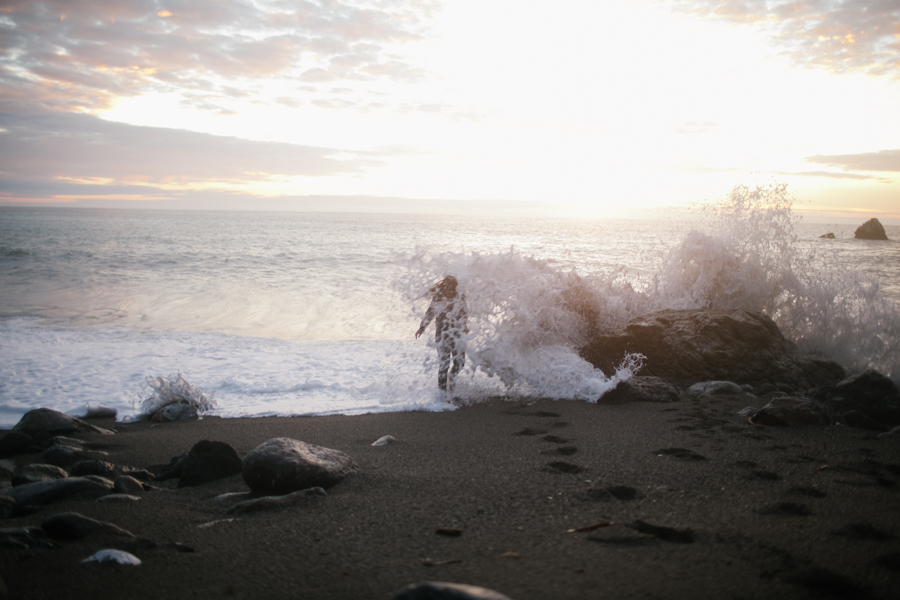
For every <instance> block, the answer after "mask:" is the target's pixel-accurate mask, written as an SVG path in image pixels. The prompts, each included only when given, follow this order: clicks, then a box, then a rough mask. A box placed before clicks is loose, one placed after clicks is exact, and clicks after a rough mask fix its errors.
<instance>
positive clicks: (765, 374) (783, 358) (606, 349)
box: [581, 309, 846, 390]
mask: <svg viewBox="0 0 900 600" xmlns="http://www.w3.org/2000/svg"><path fill="white" fill-rule="evenodd" d="M629 353H639V354H643V355H644V356H645V357H646V360H645V361H644V367H643V368H642V369H641V371H640V374H641V375H644V376H654V377H661V378H663V379H665V380H666V381H669V382H671V383H673V384H675V385H678V386H682V387H685V388H687V387H689V386H691V385H692V384H694V383H697V382H701V381H711V380H723V381H733V382H735V383H739V384H742V383H747V384H751V385H754V386H755V385H759V384H763V383H772V384H777V383H782V384H787V385H788V386H789V387H791V388H794V389H803V390H806V389H809V388H814V387H819V386H822V385H834V384H836V383H837V382H839V381H840V380H841V379H843V378H844V377H845V376H846V373H845V371H844V369H843V368H842V367H841V366H840V365H838V364H837V363H835V362H832V361H828V360H824V359H821V358H818V357H814V356H804V355H801V354H800V353H799V351H798V350H797V346H796V345H795V344H794V343H792V342H791V341H789V340H787V339H786V338H785V337H784V335H782V333H781V331H780V330H779V329H778V326H777V325H776V324H775V323H774V321H772V320H771V319H770V318H768V317H767V316H765V315H763V314H761V313H756V312H749V311H745V310H711V309H697V310H665V311H661V312H657V313H652V314H649V315H644V316H642V317H638V318H636V319H634V320H632V321H631V322H630V323H628V324H627V325H625V326H624V327H620V328H618V329H614V330H611V331H606V332H603V333H599V334H597V335H595V336H594V337H593V339H592V340H591V342H589V343H588V344H587V345H585V346H584V347H583V348H582V349H581V355H582V357H583V358H584V359H585V360H587V361H588V362H590V363H591V364H593V365H594V366H595V367H597V368H598V369H600V370H601V371H603V372H604V373H612V372H615V368H616V366H617V365H618V364H620V363H621V362H622V358H623V357H624V356H625V355H626V354H629Z"/></svg>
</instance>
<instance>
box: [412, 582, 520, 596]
mask: <svg viewBox="0 0 900 600" xmlns="http://www.w3.org/2000/svg"><path fill="white" fill-rule="evenodd" d="M394 600H510V598H509V596H505V595H503V594H501V593H500V592H495V591H494V590H489V589H487V588H483V587H478V586H475V585H466V584H462V583H448V582H445V581H423V582H422V583H417V584H415V585H410V586H409V587H407V588H406V589H404V590H403V591H401V592H400V593H399V594H397V595H396V596H394Z"/></svg>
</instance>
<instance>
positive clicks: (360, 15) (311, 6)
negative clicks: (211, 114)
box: [0, 0, 437, 111]
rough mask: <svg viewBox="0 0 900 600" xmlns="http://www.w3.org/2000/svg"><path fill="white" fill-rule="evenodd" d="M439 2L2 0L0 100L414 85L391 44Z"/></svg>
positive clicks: (72, 102) (210, 98)
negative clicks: (271, 83)
mask: <svg viewBox="0 0 900 600" xmlns="http://www.w3.org/2000/svg"><path fill="white" fill-rule="evenodd" d="M436 7H437V4H436V0H381V1H378V2H374V3H373V2H366V1H363V0H321V1H314V0H297V1H293V2H283V1H278V0H272V1H266V0H260V1H259V2H242V1H240V0H222V1H220V2H196V1H194V0H166V1H163V2H159V3H156V2H154V3H143V2H126V1H124V0H116V1H113V0H43V1H41V2H34V1H32V0H8V1H6V2H4V3H3V4H2V5H0V101H21V100H28V101H29V102H30V103H31V105H32V106H38V107H43V108H54V109H63V110H70V111H71V110H86V111H96V110H101V109H104V108H108V107H110V106H112V103H113V102H114V100H115V99H116V98H117V97H120V96H129V95H137V94H142V93H147V92H152V91H157V92H171V91H190V90H195V91H196V90H202V91H203V93H204V94H206V95H207V104H209V105H210V106H214V105H216V101H217V96H221V97H222V98H223V99H227V98H228V97H230V95H231V94H232V92H231V91H229V90H232V89H234V88H240V89H246V88H247V87H248V81H254V80H256V81H259V80H265V79H267V78H274V77H283V78H291V77H293V78H297V77H299V76H300V75H301V74H302V73H304V72H306V73H316V72H322V73H324V74H327V77H328V78H329V79H330V80H337V79H344V80H349V81H371V80H376V79H391V80H400V81H412V80H415V79H417V78H421V77H423V76H424V72H423V71H422V70H421V69H420V68H419V67H417V66H415V65H411V64H407V63H406V62H404V61H403V60H402V59H398V58H397V55H396V53H394V52H393V51H392V50H393V49H395V48H396V47H397V45H401V44H405V43H408V42H413V41H416V40H420V39H423V38H424V37H425V36H426V35H427V33H428V28H429V27H430V23H431V18H432V15H433V11H434V10H435V9H436Z"/></svg>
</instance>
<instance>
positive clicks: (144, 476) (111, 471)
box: [70, 460, 154, 481]
mask: <svg viewBox="0 0 900 600" xmlns="http://www.w3.org/2000/svg"><path fill="white" fill-rule="evenodd" d="M70 474H71V475H72V476H73V477H84V476H86V475H99V476H100V477H106V478H107V479H115V478H117V477H120V476H123V475H127V476H128V477H132V478H134V479H139V480H141V481H152V480H153V478H154V477H153V473H151V472H150V471H147V470H146V469H136V468H134V467H123V466H119V465H114V464H113V463H111V462H107V461H104V460H80V461H78V462H77V463H75V464H74V465H72V468H71V470H70Z"/></svg>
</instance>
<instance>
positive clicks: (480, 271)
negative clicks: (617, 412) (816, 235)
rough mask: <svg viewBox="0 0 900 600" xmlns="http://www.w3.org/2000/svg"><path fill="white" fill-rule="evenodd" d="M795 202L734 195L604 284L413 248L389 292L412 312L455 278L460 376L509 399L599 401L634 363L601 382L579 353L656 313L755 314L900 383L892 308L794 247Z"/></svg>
mask: <svg viewBox="0 0 900 600" xmlns="http://www.w3.org/2000/svg"><path fill="white" fill-rule="evenodd" d="M792 204H793V199H792V197H791V196H790V194H789V193H788V191H787V187H786V186H785V185H770V186H758V187H755V188H749V187H745V186H739V187H736V188H734V189H733V190H732V191H731V192H730V193H729V194H727V195H726V196H725V197H724V198H722V199H720V200H718V201H713V202H708V203H706V204H704V205H702V206H700V207H699V208H697V209H696V210H695V213H694V220H693V223H692V225H693V226H692V228H691V229H690V231H689V232H688V233H687V234H686V235H685V236H684V237H683V239H682V240H681V242H680V243H678V244H676V245H674V246H671V247H669V248H668V249H665V250H663V251H661V253H660V254H658V255H656V256H645V257H643V258H642V260H643V261H644V262H645V263H647V264H644V265H639V266H638V267H635V266H631V267H626V266H620V267H617V268H613V269H607V270H606V271H604V272H600V273H590V274H583V273H580V272H579V271H578V270H577V269H574V268H570V269H565V268H559V267H555V266H552V265H551V264H550V263H549V262H547V261H544V260H541V259H539V258H535V257H531V256H523V255H521V254H519V253H518V252H517V251H516V250H515V249H514V248H513V249H510V251H509V252H500V253H479V252H471V253H453V252H441V253H434V252H431V251H429V250H427V249H426V250H420V251H418V252H416V253H413V254H411V255H409V256H407V257H405V262H406V266H407V271H406V273H405V275H404V276H403V277H401V278H400V279H398V280H397V281H396V282H395V286H394V287H395V288H396V289H397V290H398V291H400V292H401V293H402V294H403V295H404V296H405V297H406V299H407V300H408V301H410V302H411V304H412V306H413V312H414V313H415V314H416V315H421V314H422V313H423V312H424V307H425V303H426V302H427V298H424V299H423V294H424V293H425V292H426V290H428V289H429V288H430V286H432V285H433V284H434V282H435V281H437V280H439V279H440V278H442V277H444V276H445V275H448V274H451V275H454V276H455V277H456V278H457V279H458V280H459V282H460V289H462V290H464V291H465V293H466V296H467V302H468V306H469V313H470V322H469V329H470V332H469V334H468V335H467V336H466V343H467V357H468V361H467V366H466V368H467V370H468V372H469V373H474V372H476V370H480V371H482V372H484V373H487V374H488V375H489V376H491V377H499V378H500V379H501V380H502V381H503V383H504V384H505V385H506V388H507V390H509V391H510V392H513V393H521V394H526V395H536V396H548V397H554V398H573V399H587V400H592V401H596V400H597V398H598V397H599V396H600V395H602V394H603V393H605V392H606V391H608V390H610V389H612V388H614V387H615V385H616V383H617V381H618V380H627V379H628V378H630V377H631V376H632V375H634V374H635V373H636V372H637V371H638V369H639V367H640V357H639V356H629V357H626V360H625V362H624V363H623V364H622V366H621V367H620V368H619V369H618V370H617V372H616V373H606V374H605V373H602V372H600V371H599V370H597V369H595V368H593V366H592V365H590V364H588V363H586V362H585V361H584V360H583V359H582V358H581V357H580V356H579V355H578V349H579V348H580V347H581V346H583V345H584V344H585V342H586V341H587V340H588V339H590V337H591V336H592V335H593V334H595V333H596V332H598V331H602V330H604V329H608V328H611V327H615V326H618V325H622V324H625V323H627V322H628V321H630V320H631V319H633V318H635V317H637V316H640V315H643V314H647V313H651V312H655V311H658V310H664V309H697V308H710V309H743V310H749V311H758V312H762V313H764V314H766V315H768V316H769V317H770V318H772V319H773V320H774V321H775V323H776V324H777V325H778V326H779V327H780V328H781V330H782V332H783V333H784V334H785V336H786V337H787V338H789V339H791V340H793V341H794V342H795V343H797V344H798V346H799V347H800V348H801V350H803V351H804V352H808V353H814V354H818V355H820V356H823V357H826V358H830V359H832V360H836V361H837V362H839V363H841V364H843V365H844V366H845V367H848V368H850V369H852V370H863V369H867V368H873V369H877V370H879V371H881V372H882V373H885V374H886V375H888V376H889V377H892V378H894V379H895V380H896V379H897V378H898V377H900V348H898V346H900V310H898V306H897V305H896V304H895V303H894V302H892V301H891V300H889V299H887V298H885V297H884V296H883V295H882V294H881V293H880V291H879V286H878V283H877V282H876V281H874V280H872V279H870V278H868V277H866V276H865V275H862V274H861V273H859V272H858V271H854V270H852V269H850V268H849V267H846V266H845V265H843V264H842V262H841V260H840V258H839V257H838V256H837V254H835V253H833V252H830V251H829V250H828V249H827V248H823V247H822V246H821V245H816V244H814V243H801V242H800V241H799V240H798V235H797V233H796V227H797V225H798V223H799V221H800V219H799V217H797V216H796V215H795V214H794V213H793V211H792ZM435 360H436V359H435Z"/></svg>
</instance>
